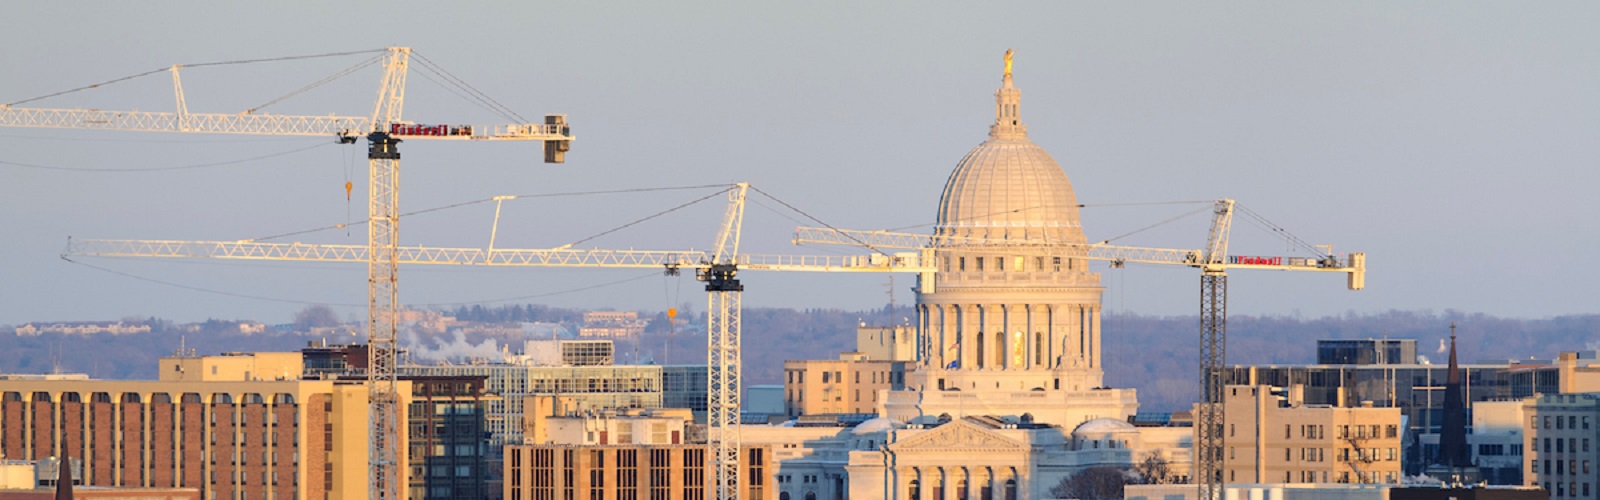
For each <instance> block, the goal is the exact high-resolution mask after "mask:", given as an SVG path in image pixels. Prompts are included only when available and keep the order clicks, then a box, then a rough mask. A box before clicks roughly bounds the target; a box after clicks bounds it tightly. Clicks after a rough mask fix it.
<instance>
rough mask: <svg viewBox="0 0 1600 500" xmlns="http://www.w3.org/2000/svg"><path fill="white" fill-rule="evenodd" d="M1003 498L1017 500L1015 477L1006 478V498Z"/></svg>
mask: <svg viewBox="0 0 1600 500" xmlns="http://www.w3.org/2000/svg"><path fill="white" fill-rule="evenodd" d="M1005 500H1017V480H1015V479H1007V480H1006V498H1005Z"/></svg>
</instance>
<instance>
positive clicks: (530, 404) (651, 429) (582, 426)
mask: <svg viewBox="0 0 1600 500" xmlns="http://www.w3.org/2000/svg"><path fill="white" fill-rule="evenodd" d="M522 407H523V417H522V436H523V437H522V442H523V443H524V444H568V445H611V444H618V445H623V444H683V443H687V442H689V437H688V425H689V424H692V423H693V422H694V413H693V412H691V411H690V410H688V409H684V408H654V409H640V408H621V409H608V410H583V409H579V408H577V407H576V402H575V401H573V400H572V398H570V397H557V396H529V397H527V398H525V399H524V402H523V406H522Z"/></svg>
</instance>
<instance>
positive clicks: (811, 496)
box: [806, 491, 817, 500]
mask: <svg viewBox="0 0 1600 500" xmlns="http://www.w3.org/2000/svg"><path fill="white" fill-rule="evenodd" d="M806 500H817V492H815V491H807V492H806Z"/></svg>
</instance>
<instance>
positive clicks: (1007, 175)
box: [938, 74, 1084, 243]
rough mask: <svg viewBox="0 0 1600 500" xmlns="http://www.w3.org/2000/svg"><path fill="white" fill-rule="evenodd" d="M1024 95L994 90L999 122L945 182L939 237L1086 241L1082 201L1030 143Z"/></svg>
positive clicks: (1058, 168)
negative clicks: (1022, 109) (1022, 108)
mask: <svg viewBox="0 0 1600 500" xmlns="http://www.w3.org/2000/svg"><path fill="white" fill-rule="evenodd" d="M1021 98H1022V92H1021V91H1020V90H1017V88H1016V87H1013V86H1012V85H1011V75H1009V74H1007V75H1006V76H1005V79H1004V86H1002V87H1001V88H1000V90H999V91H997V92H995V123H994V125H993V126H991V127H990V129H989V138H988V140H985V141H983V143H982V144H979V145H978V146H977V147H975V148H972V151H971V152H968V153H967V156H966V157H965V158H962V159H961V163H959V164H957V165H956V169H955V172H952V173H951V174H950V179H949V180H948V181H946V182H945V185H944V194H943V196H941V197H940V200H939V219H938V221H939V222H938V224H939V225H938V234H939V235H941V236H962V237H975V238H990V239H997V238H998V239H1009V240H1033V241H1049V242H1057V243H1060V242H1070V243H1082V242H1084V237H1083V230H1082V228H1081V227H1080V226H1079V223H1078V197H1077V196H1076V195H1075V194H1073V191H1072V183H1071V182H1070V181H1068V180H1067V174H1066V172H1063V171H1062V170H1061V166H1060V165H1058V164H1056V161H1055V159H1054V158H1051V157H1050V154H1049V153H1046V152H1045V150H1044V148H1040V147H1039V146H1038V145H1036V144H1034V143H1033V141H1030V140H1028V132H1027V127H1026V126H1024V125H1023V124H1022V120H1021V116H1020V103H1021Z"/></svg>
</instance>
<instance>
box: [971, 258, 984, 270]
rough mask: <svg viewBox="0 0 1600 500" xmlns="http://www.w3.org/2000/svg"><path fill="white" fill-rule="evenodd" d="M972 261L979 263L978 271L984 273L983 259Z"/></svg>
mask: <svg viewBox="0 0 1600 500" xmlns="http://www.w3.org/2000/svg"><path fill="white" fill-rule="evenodd" d="M972 260H973V261H974V262H977V263H978V270H979V271H982V270H983V257H973V258H972Z"/></svg>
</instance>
